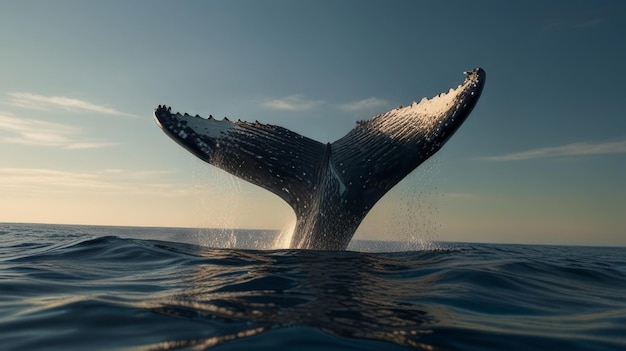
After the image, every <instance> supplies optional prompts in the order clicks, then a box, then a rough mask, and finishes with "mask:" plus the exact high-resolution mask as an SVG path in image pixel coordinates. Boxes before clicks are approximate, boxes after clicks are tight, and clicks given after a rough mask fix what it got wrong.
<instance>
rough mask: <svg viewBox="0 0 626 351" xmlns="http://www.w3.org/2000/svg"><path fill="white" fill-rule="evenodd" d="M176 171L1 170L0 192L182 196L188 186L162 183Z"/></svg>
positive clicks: (187, 190)
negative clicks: (163, 176)
mask: <svg viewBox="0 0 626 351" xmlns="http://www.w3.org/2000/svg"><path fill="white" fill-rule="evenodd" d="M174 172H176V171H171V170H170V171H152V170H145V171H141V170H140V171H134V170H124V169H117V170H114V172H111V170H101V171H89V172H81V171H62V170H55V169H46V168H0V192H2V193H15V194H23V195H27V194H33V195H38V194H46V193H55V194H56V193H67V192H72V191H76V192H80V193H111V192H123V193H127V194H128V193H130V194H152V195H159V196H168V197H171V196H182V195H188V194H189V191H190V190H189V187H188V186H187V185H182V184H175V183H169V182H165V181H163V180H162V179H161V176H162V175H165V174H170V173H174Z"/></svg>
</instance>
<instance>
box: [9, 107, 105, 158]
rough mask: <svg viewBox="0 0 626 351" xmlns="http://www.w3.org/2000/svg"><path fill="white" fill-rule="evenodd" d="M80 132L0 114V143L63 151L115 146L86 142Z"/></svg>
mask: <svg viewBox="0 0 626 351" xmlns="http://www.w3.org/2000/svg"><path fill="white" fill-rule="evenodd" d="M3 132H4V133H3ZM81 134H82V130H81V129H80V128H77V127H74V126H68V125H64V124H60V123H53V122H47V121H41V120H36V119H27V118H18V117H15V116H13V115H11V114H9V113H6V112H0V142H2V143H6V144H22V145H33V146H50V147H60V148H64V149H93V148H99V147H106V146H112V145H115V144H113V143H108V142H103V141H88V140H84V139H82V138H81V137H80V135H81Z"/></svg>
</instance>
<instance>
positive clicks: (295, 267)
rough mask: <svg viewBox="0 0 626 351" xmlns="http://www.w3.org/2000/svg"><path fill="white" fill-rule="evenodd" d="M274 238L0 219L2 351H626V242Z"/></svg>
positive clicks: (255, 234)
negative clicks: (319, 244)
mask: <svg viewBox="0 0 626 351" xmlns="http://www.w3.org/2000/svg"><path fill="white" fill-rule="evenodd" d="M272 235H274V233H272V232H267V231H238V232H228V233H226V232H218V231H215V232H212V231H210V230H197V229H171V228H169V229H168V228H129V227H98V226H65V225H35V224H6V223H0V349H2V350H204V349H215V350H407V349H425V350H626V248H612V247H574V246H571V247H567V246H534V245H495V244H467V243H437V242H435V243H431V244H430V245H427V246H423V247H426V249H422V250H415V249H414V248H411V247H410V245H407V244H406V243H386V242H366V241H362V242H355V243H352V244H351V246H350V247H349V250H348V251H332V252H331V251H304V250H271V249H270V250H260V248H266V247H267V246H269V244H268V242H270V241H271V239H268V238H270V237H271V236H272ZM212 238H213V239H212ZM215 238H217V239H219V240H221V241H222V244H224V241H227V242H226V245H222V246H228V247H231V248H212V247H211V246H215V245H216V242H212V241H211V240H216V239H215Z"/></svg>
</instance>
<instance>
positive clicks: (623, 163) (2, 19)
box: [0, 0, 626, 245]
mask: <svg viewBox="0 0 626 351" xmlns="http://www.w3.org/2000/svg"><path fill="white" fill-rule="evenodd" d="M625 33H626V2H623V1H571V0H567V1H518V2H515V1H336V0H333V1H322V0H314V1H232V0H229V1H152V0H150V1H148V0H146V1H127V0H124V1H111V0H109V1H98V2H96V1H60V0H57V1H3V2H0V47H1V51H0V52H1V56H0V69H1V72H2V76H1V78H0V221H4V222H48V223H78V224H109V225H116V224H119V225H154V226H188V227H195V226H208V227H213V226H226V227H244V228H259V227H260V228H282V227H284V226H286V225H288V223H289V222H290V219H291V218H292V217H291V216H292V214H291V212H290V209H289V207H288V206H287V205H286V204H284V203H283V202H282V201H281V200H280V199H278V198H277V197H275V196H274V195H272V194H270V193H268V192H266V191H264V190H262V189H260V188H256V187H254V186H252V185H249V184H245V183H243V182H240V181H237V180H235V179H234V178H232V177H230V176H228V175H225V174H224V173H222V172H221V171H219V170H216V169H215V168H212V167H211V166H208V165H205V164H204V163H202V162H201V161H199V160H196V159H195V158H194V157H193V156H192V155H191V154H190V153H188V152H187V151H185V150H183V149H182V148H181V147H179V146H178V145H176V144H175V143H173V142H172V141H171V140H169V138H167V137H166V136H165V135H164V134H163V133H162V132H161V131H160V130H159V129H158V128H157V127H156V125H155V123H154V122H153V118H152V111H153V109H154V108H155V107H156V105H158V104H167V105H171V106H172V107H173V110H177V111H181V112H188V113H190V114H196V113H198V114H201V115H205V116H206V115H208V114H212V115H213V116H215V117H223V116H228V117H229V118H235V119H236V118H241V119H245V120H259V121H261V122H263V123H270V124H278V125H281V126H284V127H287V128H289V129H291V130H293V131H296V132H299V133H301V134H303V135H306V136H308V137H312V138H314V139H317V140H319V141H322V142H329V141H333V140H335V139H337V138H339V137H341V136H343V135H344V134H345V133H347V132H348V131H349V130H350V129H351V128H352V127H353V126H354V123H355V121H356V120H359V119H366V118H369V117H371V116H374V115H376V114H378V113H381V112H385V111H387V110H389V109H391V108H393V107H396V106H397V105H400V104H403V105H406V104H409V103H411V102H412V101H414V100H416V101H419V100H420V99H421V98H422V97H424V96H426V97H432V96H433V95H436V94H439V93H440V92H444V91H447V90H448V89H449V88H452V87H456V86H457V85H458V84H460V83H461V82H462V80H463V74H462V72H463V71H465V70H469V69H472V68H474V67H477V66H480V67H483V68H484V69H485V70H486V72H487V83H486V87H485V90H484V91H483V95H482V98H481V100H480V101H479V103H478V105H477V107H476V108H475V109H474V112H473V113H472V115H471V116H470V117H469V118H468V120H467V121H466V122H465V124H464V125H463V126H462V127H461V128H460V130H459V131H458V132H457V134H456V135H455V136H454V137H453V138H452V139H451V140H450V141H449V142H448V144H447V145H446V146H445V147H444V148H443V149H442V150H441V151H440V152H439V153H438V154H437V155H436V156H435V157H434V159H432V160H430V161H428V162H427V163H426V164H424V165H423V167H421V168H420V169H418V171H416V172H414V174H412V175H410V176H409V177H408V178H407V179H406V180H405V181H403V182H402V183H401V184H400V185H399V186H398V188H397V189H394V191H393V192H392V193H390V194H389V196H387V197H385V198H384V199H383V200H381V203H379V205H378V206H377V207H376V208H375V209H374V210H373V212H372V213H371V215H370V216H368V218H367V219H366V222H364V224H363V225H362V227H361V228H360V229H359V232H358V233H357V236H358V237H361V238H379V239H382V238H390V239H397V238H404V237H406V236H411V235H413V236H417V237H418V238H419V237H426V238H437V239H440V240H460V241H488V242H521V243H561V244H602V245H607V244H608V245H611V244H617V245H626V190H625V188H626V187H625V186H624V184H625V179H626V118H625V117H626V115H625V112H624V110H625V109H624V101H625V97H624V96H625V93H626V89H625V88H624V84H625V81H626V73H625V71H626V69H625V67H624V62H626V41H625V40H624V34H625Z"/></svg>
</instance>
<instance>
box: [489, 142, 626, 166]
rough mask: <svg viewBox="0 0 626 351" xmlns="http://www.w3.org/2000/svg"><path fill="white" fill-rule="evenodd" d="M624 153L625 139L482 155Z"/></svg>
mask: <svg viewBox="0 0 626 351" xmlns="http://www.w3.org/2000/svg"><path fill="white" fill-rule="evenodd" d="M623 153H626V140H620V141H608V142H598V143H591V142H581V143H572V144H567V145H561V146H553V147H545V148H538V149H532V150H527V151H522V152H517V153H512V154H506V155H500V156H490V157H483V158H482V159H484V160H487V161H517V160H529V159H537V158H548V157H574V156H590V155H604V154H623Z"/></svg>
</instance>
